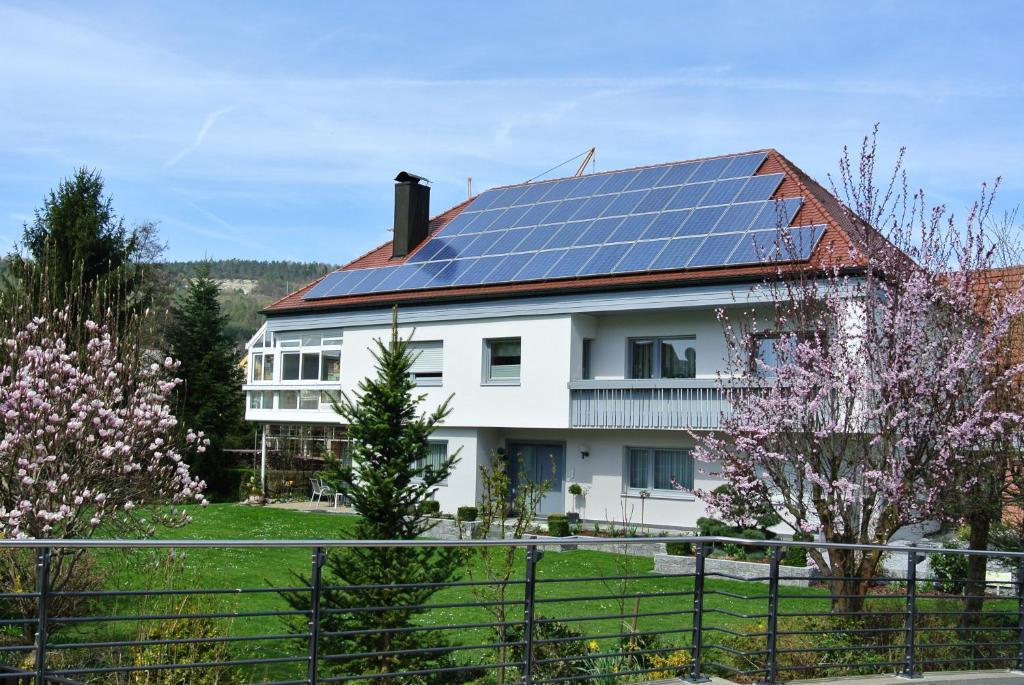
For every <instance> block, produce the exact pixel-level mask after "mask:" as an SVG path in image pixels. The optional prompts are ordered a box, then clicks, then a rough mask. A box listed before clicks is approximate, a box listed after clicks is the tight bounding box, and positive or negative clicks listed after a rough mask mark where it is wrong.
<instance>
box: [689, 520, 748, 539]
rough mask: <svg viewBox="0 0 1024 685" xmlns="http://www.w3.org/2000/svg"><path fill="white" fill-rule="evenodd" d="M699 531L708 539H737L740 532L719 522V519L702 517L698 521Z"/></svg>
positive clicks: (723, 522)
mask: <svg viewBox="0 0 1024 685" xmlns="http://www.w3.org/2000/svg"><path fill="white" fill-rule="evenodd" d="M697 530H698V531H700V534H701V535H704V536H707V537H715V536H718V537H736V533H737V532H738V531H737V529H736V528H733V527H732V526H730V525H729V524H728V523H726V522H725V521H719V520H718V519H713V518H708V517H706V516H701V517H700V518H699V519H697Z"/></svg>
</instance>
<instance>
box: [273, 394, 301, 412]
mask: <svg viewBox="0 0 1024 685" xmlns="http://www.w3.org/2000/svg"><path fill="white" fill-rule="evenodd" d="M277 408H278V409H298V408H299V391H298V390H282V391H281V392H279V393H278V395H277Z"/></svg>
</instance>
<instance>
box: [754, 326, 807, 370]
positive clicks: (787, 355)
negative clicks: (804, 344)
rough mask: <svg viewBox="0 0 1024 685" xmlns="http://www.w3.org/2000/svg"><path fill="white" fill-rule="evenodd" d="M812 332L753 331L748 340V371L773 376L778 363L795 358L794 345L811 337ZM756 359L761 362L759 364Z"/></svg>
mask: <svg viewBox="0 0 1024 685" xmlns="http://www.w3.org/2000/svg"><path fill="white" fill-rule="evenodd" d="M813 336H814V334H813V333H807V332H803V333H797V334H795V335H789V334H785V333H755V334H754V335H752V336H751V341H750V371H751V373H753V374H755V375H757V376H761V377H762V378H774V377H775V375H776V372H775V370H776V369H777V368H778V367H779V365H780V364H784V363H787V362H792V361H794V360H795V355H796V346H797V344H798V343H799V342H801V341H806V340H811V339H813ZM758 361H760V362H761V363H760V364H759V363H758Z"/></svg>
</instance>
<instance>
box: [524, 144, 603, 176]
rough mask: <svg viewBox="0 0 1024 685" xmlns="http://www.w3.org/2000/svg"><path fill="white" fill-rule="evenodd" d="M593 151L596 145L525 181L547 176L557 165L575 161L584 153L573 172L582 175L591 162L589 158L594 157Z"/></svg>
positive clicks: (560, 165) (595, 150) (561, 165)
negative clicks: (584, 157)
mask: <svg viewBox="0 0 1024 685" xmlns="http://www.w3.org/2000/svg"><path fill="white" fill-rule="evenodd" d="M595 152H597V148H596V147H592V148H590V149H589V150H586V151H585V152H581V153H579V154H578V155H576V156H575V157H570V158H569V159H567V160H565V161H564V162H562V163H561V164H556V165H555V166H553V167H551V168H550V169H548V170H547V171H542V172H541V173H539V174H537V175H536V176H534V177H533V178H531V179H530V180H528V181H526V182H527V183H533V182H534V181H536V180H537V179H538V178H540V177H541V176H547V175H548V174H550V173H551V172H552V171H554V170H555V169H558V168H559V167H563V166H565V165H566V164H568V163H569V162H575V161H576V160H577V159H579V158H580V157H583V156H584V155H585V156H586V159H584V160H583V162H582V163H581V164H580V166H579V168H578V169H577V170H576V173H575V174H573V176H582V175H583V172H584V171H585V170H586V168H587V164H589V163H590V162H591V160H593V159H594V153H595Z"/></svg>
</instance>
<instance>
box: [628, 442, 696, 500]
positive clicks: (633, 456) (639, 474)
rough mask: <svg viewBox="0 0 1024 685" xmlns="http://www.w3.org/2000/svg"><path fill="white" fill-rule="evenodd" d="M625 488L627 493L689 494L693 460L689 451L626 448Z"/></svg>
mask: <svg viewBox="0 0 1024 685" xmlns="http://www.w3.org/2000/svg"><path fill="white" fill-rule="evenodd" d="M626 484H627V488H628V489H629V490H653V491H663V492H676V493H679V492H687V491H692V490H693V457H692V456H691V455H690V450H688V449H662V448H656V447H629V448H627V449H626Z"/></svg>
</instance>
